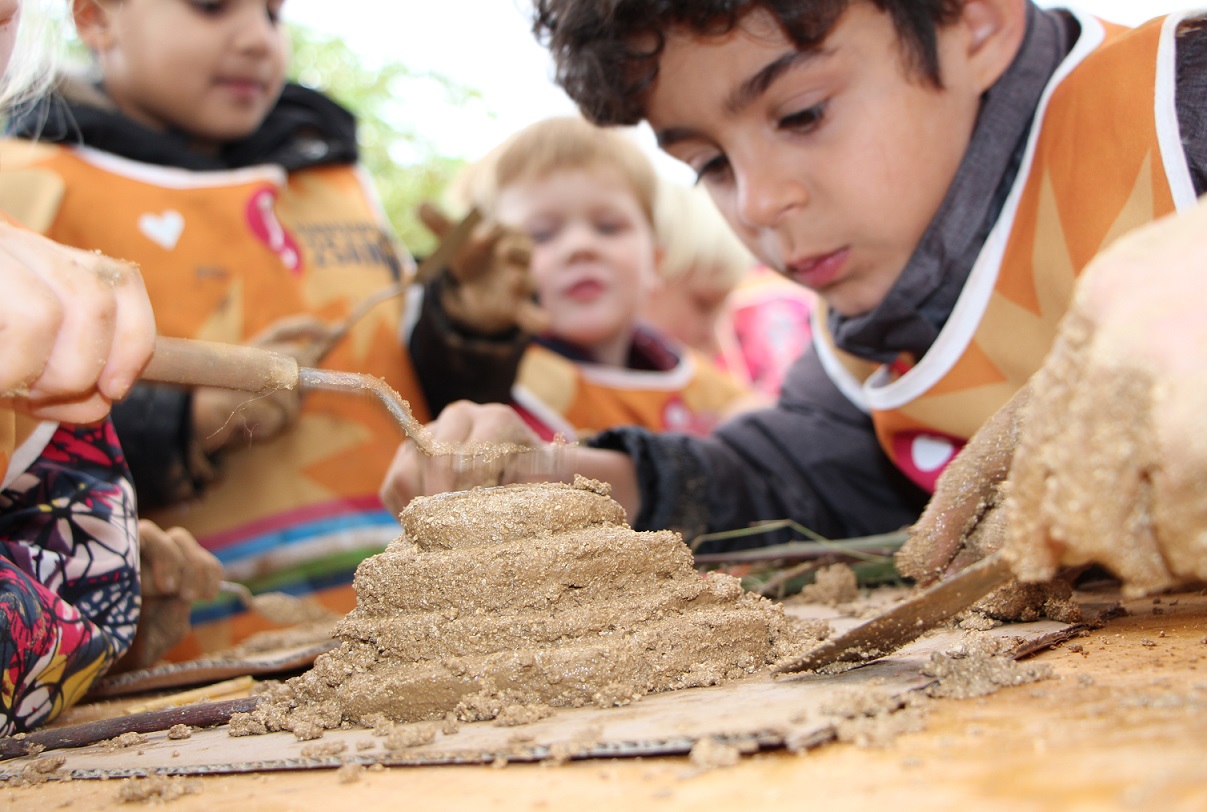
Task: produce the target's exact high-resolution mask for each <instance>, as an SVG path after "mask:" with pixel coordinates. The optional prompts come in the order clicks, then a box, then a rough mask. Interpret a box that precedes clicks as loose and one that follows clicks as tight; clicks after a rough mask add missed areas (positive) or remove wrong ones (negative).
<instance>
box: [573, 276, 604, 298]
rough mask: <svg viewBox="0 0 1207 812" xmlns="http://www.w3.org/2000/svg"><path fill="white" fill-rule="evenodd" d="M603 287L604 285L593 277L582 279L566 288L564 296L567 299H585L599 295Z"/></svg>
mask: <svg viewBox="0 0 1207 812" xmlns="http://www.w3.org/2000/svg"><path fill="white" fill-rule="evenodd" d="M603 289H604V286H603V285H602V284H601V283H600V282H598V281H596V280H594V279H584V280H582V281H581V282H575V283H574V284H573V285H571V286H570V287H568V288H566V292H565V296H566V298H567V299H574V300H576V301H587V300H590V299H594V298H595V297H597V296H599V294H600V293H602V292H603Z"/></svg>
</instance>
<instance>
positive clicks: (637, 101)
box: [532, 0, 964, 124]
mask: <svg viewBox="0 0 1207 812" xmlns="http://www.w3.org/2000/svg"><path fill="white" fill-rule="evenodd" d="M852 2H870V3H872V4H873V5H875V6H876V7H877V8H878V9H880V10H881V11H883V12H884V13H885V14H888V15H889V16H890V17H891V18H892V20H893V25H894V27H895V28H896V30H897V37H898V39H899V40H900V41H901V43H902V45H903V51H904V52H905V54H906V57H907V59H908V63H907V64H908V66H909V67H910V68H912V69H914V70H916V71H917V72H918V74H919V75H920V76H922V77H924V78H925V79H926V80H927V81H929V82H930V83H931V84H933V85H935V86H936V87H939V86H941V83H940V78H939V56H938V51H937V44H936V43H937V37H936V30H937V29H938V28H939V27H940V26H942V25H944V24H947V23H950V22H952V21H954V20H955V19H956V18H957V17H958V16H959V13H960V10H961V9H962V8H963V6H964V0H534V2H533V12H534V16H533V25H532V30H533V32H534V33H535V34H536V36H537V38H538V39H540V40H541V41H542V42H543V43H544V44H546V45H547V46H548V47H549V51H550V52H551V53H552V54H553V58H554V61H555V62H556V64H557V81H558V84H560V85H561V86H562V88H564V89H565V91H566V92H567V93H568V94H569V95H570V98H572V99H574V101H575V102H577V103H578V105H579V108H580V109H581V110H582V113H583V115H584V116H586V117H587V118H588V119H590V120H591V121H593V122H595V123H597V124H636V123H637V122H639V121H640V120H641V119H642V117H643V114H642V102H643V97H644V95H645V91H646V90H647V89H648V88H649V87H650V85H651V84H652V83H653V81H654V79H655V77H656V76H657V75H658V58H659V56H660V54H661V52H662V48H663V46H664V44H665V41H666V32H667V30H668V29H670V28H682V29H685V30H687V31H691V32H694V33H698V34H701V35H704V36H714V35H721V34H725V33H727V32H729V31H731V30H733V29H734V28H735V27H736V26H737V25H738V23H739V22H740V21H741V19H742V18H743V17H744V16H745V15H746V14H747V13H748V12H750V11H753V10H755V9H759V8H761V9H764V10H766V11H767V12H769V13H770V14H771V15H772V16H773V17H775V19H776V20H778V21H779V24H780V25H781V26H782V27H783V29H784V33H785V34H786V35H787V37H788V39H790V40H791V41H792V42H793V43H794V44H795V45H796V46H797V47H798V48H800V49H802V50H813V49H815V48H818V47H819V46H820V45H821V43H822V41H823V40H824V39H825V38H826V36H827V35H828V34H829V33H830V29H831V28H833V26H834V24H835V23H836V22H837V20H838V18H839V17H840V16H841V15H842V13H843V12H844V11H846V9H847V7H848V6H849V5H850V4H851V3H852Z"/></svg>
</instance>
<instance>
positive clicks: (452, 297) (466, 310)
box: [419, 203, 549, 334]
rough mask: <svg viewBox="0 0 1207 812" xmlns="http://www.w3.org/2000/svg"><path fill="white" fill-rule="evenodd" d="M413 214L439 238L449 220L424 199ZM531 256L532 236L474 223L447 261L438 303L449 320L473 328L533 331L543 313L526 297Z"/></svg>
mask: <svg viewBox="0 0 1207 812" xmlns="http://www.w3.org/2000/svg"><path fill="white" fill-rule="evenodd" d="M419 217H420V219H421V220H422V221H423V224H424V225H425V226H427V228H428V229H429V230H430V231H431V232H432V233H433V234H435V235H436V236H437V237H440V238H443V237H444V236H445V235H446V234H448V232H449V231H451V230H452V228H453V225H454V224H453V223H452V222H450V221H449V219H448V217H446V216H445V215H444V214H443V213H442V212H441V211H440V210H439V209H437V208H436V207H435V206H432V205H431V204H427V203H425V204H423V205H422V206H420V208H419ZM531 261H532V241H531V240H529V239H528V237H527V235H525V234H522V233H520V232H518V231H516V230H515V229H512V228H507V227H506V226H503V225H500V224H498V223H489V222H487V223H482V224H479V225H478V227H477V228H476V229H474V232H473V234H472V235H471V236H470V238H469V239H468V240H466V242H465V243H464V244H463V245H462V246H461V247H460V248H458V249H457V250H456V251H455V252H454V254H453V256H452V259H451V260H450V261H449V263H448V269H447V273H446V275H445V277H444V286H443V298H442V300H441V304H442V305H443V307H444V309H445V311H446V312H447V313H448V315H449V317H450V318H451V319H452V320H453V321H456V322H458V323H460V324H462V325H465V326H466V327H469V328H471V329H473V330H475V331H476V332H479V333H484V334H492V333H501V332H504V331H506V330H510V329H512V328H513V327H519V328H520V330H522V331H524V332H525V333H532V334H535V333H539V332H541V331H543V330H544V329H545V327H546V325H547V324H548V322H549V317H548V315H547V314H546V313H545V311H544V310H543V309H541V307H540V305H538V304H537V303H536V302H535V301H534V300H533V298H532V297H533V293H534V291H535V287H534V283H533V281H532V274H531V273H530V272H529V270H528V266H529V264H530V263H531Z"/></svg>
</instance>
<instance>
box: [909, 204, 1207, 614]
mask: <svg viewBox="0 0 1207 812" xmlns="http://www.w3.org/2000/svg"><path fill="white" fill-rule="evenodd" d="M1204 301H1207V202H1202V201H1201V202H1200V203H1199V205H1198V206H1197V207H1196V208H1195V209H1193V210H1192V211H1190V212H1188V213H1186V214H1183V215H1180V216H1176V217H1170V218H1165V219H1163V220H1160V221H1157V222H1156V223H1153V224H1151V225H1149V226H1146V227H1144V228H1142V229H1138V230H1137V231H1135V232H1133V233H1131V234H1129V235H1127V236H1126V237H1124V238H1123V239H1121V240H1119V241H1117V242H1116V243H1115V244H1113V245H1112V246H1111V247H1110V248H1109V249H1107V250H1106V251H1105V252H1103V253H1102V254H1101V255H1099V256H1098V257H1097V258H1096V259H1095V260H1094V261H1093V262H1092V263H1091V264H1090V265H1089V266H1088V267H1087V268H1086V270H1085V272H1084V273H1083V275H1082V277H1081V280H1080V282H1079V283H1078V289H1077V294H1076V297H1075V300H1074V303H1073V307H1072V309H1071V310H1070V312H1069V314H1068V315H1067V316H1066V318H1065V320H1064V321H1063V322H1062V325H1061V330H1060V333H1059V335H1058V337H1057V340H1056V343H1055V345H1054V346H1053V349H1052V352H1051V353H1050V354H1049V356H1048V358H1047V360H1046V361H1045V363H1044V365H1043V367H1042V368H1041V369H1040V370H1039V372H1037V373H1036V375H1035V376H1034V377H1033V378H1032V380H1031V381H1030V383H1029V385H1028V386H1027V387H1026V388H1025V389H1023V390H1022V391H1021V392H1020V393H1019V395H1018V396H1016V397H1015V399H1013V400H1012V401H1011V402H1010V403H1009V404H1007V405H1006V406H1005V407H1004V408H1003V409H1002V411H1001V412H999V413H998V414H997V415H996V416H995V417H994V418H993V419H992V420H990V421H989V422H988V423H986V425H985V426H984V427H983V428H982V429H981V430H980V431H979V432H978V433H977V434H976V435H975V436H974V437H973V438H972V440H971V441H970V442H969V443H968V445H967V446H966V447H965V449H964V450H963V451H962V452H961V454H960V455H959V456H958V457H957V458H956V459H955V460H953V461H952V464H951V465H950V466H949V467H948V469H947V470H946V471H945V472H944V474H943V476H942V477H941V478H940V481H939V485H938V488H937V489H936V493H935V496H934V498H933V499H932V500H931V503H930V505H928V507H927V509H926V511H925V513H924V514H923V516H922V518H921V519H920V520H919V521H918V523H917V524H916V525H915V526H914V531H913V534H912V537H911V539H910V541H909V542H908V543H907V544H906V545H905V547H903V548H902V550H901V552H900V553H899V554H898V566H899V567H900V569H901V571H902V572H903V573H905V574H906V575H909V576H910V577H914V578H917V579H918V580H919V581H921V582H923V583H926V582H929V581H933V580H935V579H937V578H939V577H940V576H941V575H943V574H944V573H945V572H950V571H953V570H957V569H960V568H962V567H963V566H964V565H966V564H967V563H969V562H970V561H971V560H973V559H975V558H977V557H979V556H981V555H984V554H987V553H988V552H989V551H991V550H993V549H997V548H998V547H1001V548H1002V549H1003V552H1004V554H1005V555H1006V557H1007V558H1008V560H1009V561H1010V562H1011V564H1012V566H1013V568H1014V570H1015V572H1016V574H1017V575H1018V576H1019V578H1020V579H1021V580H1025V581H1033V582H1039V581H1045V580H1047V579H1050V578H1052V577H1053V576H1055V575H1056V573H1057V571H1058V569H1059V568H1060V567H1062V566H1078V565H1084V564H1088V563H1098V564H1102V565H1104V566H1106V567H1108V568H1109V569H1111V570H1112V571H1113V572H1114V573H1115V574H1116V575H1117V576H1119V577H1120V579H1121V580H1122V581H1123V584H1124V589H1125V592H1126V593H1128V594H1143V593H1147V592H1152V591H1156V590H1160V589H1164V588H1167V587H1169V586H1171V585H1173V584H1175V583H1177V582H1179V581H1183V580H1190V579H1205V578H1207V500H1205V499H1203V497H1202V483H1203V482H1204V481H1207V431H1205V429H1207V425H1205V424H1204V421H1203V415H1204V414H1207V368H1204V365H1203V363H1202V348H1203V347H1204V346H1207V319H1205V318H1204V317H1203V312H1202V303H1203V302H1204ZM1007 474H1009V481H1007V479H1006V477H1007Z"/></svg>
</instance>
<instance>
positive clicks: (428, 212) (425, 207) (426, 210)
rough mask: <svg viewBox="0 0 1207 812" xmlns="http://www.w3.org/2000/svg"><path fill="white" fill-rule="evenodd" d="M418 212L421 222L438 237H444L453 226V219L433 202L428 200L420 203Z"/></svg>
mask: <svg viewBox="0 0 1207 812" xmlns="http://www.w3.org/2000/svg"><path fill="white" fill-rule="evenodd" d="M416 214H418V215H419V222H421V223H423V227H424V228H426V229H427V230H428V231H430V232H432V234H434V235H435V236H436V238H437V239H440V238H443V237H444V235H445V234H447V233H448V232H449V231H451V230H452V228H453V221H452V220H450V219H449V217H448V215H446V214H445V213H444V212H443V211H441V210H440V208H439V207H437V206H436V205H435V204H433V203H430V202H427V201H424V202H423V203H420V204H419V208H418V209H417V210H416Z"/></svg>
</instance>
